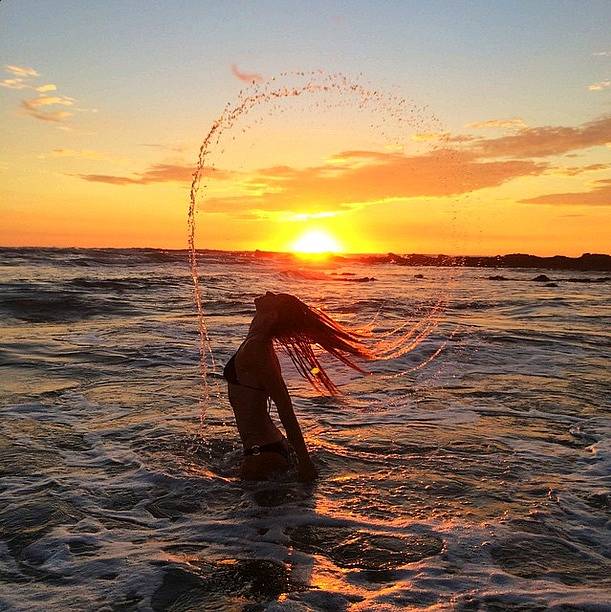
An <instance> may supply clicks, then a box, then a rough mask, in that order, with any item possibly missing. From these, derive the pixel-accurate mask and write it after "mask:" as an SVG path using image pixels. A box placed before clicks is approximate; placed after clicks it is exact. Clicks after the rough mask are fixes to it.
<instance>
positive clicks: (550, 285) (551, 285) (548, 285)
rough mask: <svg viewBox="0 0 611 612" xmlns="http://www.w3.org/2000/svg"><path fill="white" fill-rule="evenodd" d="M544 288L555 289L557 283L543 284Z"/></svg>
mask: <svg viewBox="0 0 611 612" xmlns="http://www.w3.org/2000/svg"><path fill="white" fill-rule="evenodd" d="M545 286H546V287H557V286H558V283H545Z"/></svg>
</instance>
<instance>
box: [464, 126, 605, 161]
mask: <svg viewBox="0 0 611 612" xmlns="http://www.w3.org/2000/svg"><path fill="white" fill-rule="evenodd" d="M608 142H611V116H607V117H603V118H602V119H598V120H596V121H591V122H589V123H585V124H583V125H581V126H578V127H560V126H545V127H534V128H525V129H523V130H520V131H519V132H517V133H516V134H510V135H507V136H501V137H499V138H489V139H478V140H475V141H473V143H472V144H471V145H470V146H469V150H470V151H472V152H473V153H474V154H475V155H477V157H480V158H483V157H487V158H490V157H512V158H516V157H518V158H524V157H548V156H551V155H562V154H564V153H568V152H570V151H574V150H579V149H587V148H590V147H596V146H604V145H606V144H607V143H608Z"/></svg>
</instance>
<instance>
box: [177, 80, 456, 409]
mask: <svg viewBox="0 0 611 612" xmlns="http://www.w3.org/2000/svg"><path fill="white" fill-rule="evenodd" d="M282 78H304V79H306V81H305V83H301V84H298V85H295V86H282V85H280V86H278V85H277V81H278V80H280V79H282ZM328 92H335V93H338V94H349V95H351V96H356V97H358V98H360V103H359V108H363V107H364V106H365V105H366V104H367V103H369V102H370V101H373V102H374V103H375V104H376V110H378V111H379V110H380V109H381V110H384V111H385V112H386V113H388V115H389V116H390V117H392V118H393V119H394V120H396V121H397V123H398V125H399V126H401V124H402V123H403V122H404V121H405V120H406V119H408V117H406V116H405V113H406V111H407V108H406V105H407V104H408V100H407V99H406V98H402V97H399V96H395V95H392V94H386V93H383V92H380V91H378V90H375V89H370V88H367V87H365V86H363V85H361V84H360V83H355V82H352V81H350V79H349V78H348V77H347V76H346V75H343V74H328V73H325V72H324V71H322V70H319V71H313V72H284V73H281V74H280V75H278V77H273V78H272V79H270V80H269V81H267V82H265V83H263V84H261V85H256V84H253V85H252V86H251V87H249V88H247V89H244V90H242V91H240V93H239V95H238V99H237V101H236V103H235V104H234V105H231V104H227V105H226V107H225V109H224V110H223V112H222V113H221V115H220V116H219V117H218V118H217V119H216V120H215V121H214V122H213V123H212V126H211V127H210V130H209V132H208V133H207V135H206V136H205V138H204V139H203V141H202V144H201V146H200V148H199V154H198V160H197V167H196V169H195V171H194V173H193V180H192V182H191V189H190V194H189V210H188V246H189V265H190V271H191V277H192V280H193V295H194V299H195V305H196V309H197V318H198V332H199V338H200V341H199V354H200V373H201V376H202V379H203V383H204V384H203V396H202V411H201V418H202V419H203V418H204V416H205V408H206V405H207V400H208V399H209V397H210V389H209V386H208V382H207V376H208V364H207V359H206V354H209V355H210V363H211V365H212V370H213V372H215V371H216V363H215V359H214V352H213V350H212V346H211V342H210V336H209V333H208V328H207V326H206V321H205V317H204V306H203V297H202V288H201V283H200V279H199V266H198V261H197V251H196V246H195V236H196V222H195V214H196V212H197V198H198V194H199V191H200V187H201V180H202V177H203V176H204V170H205V168H206V160H207V157H208V155H209V154H210V152H211V146H212V145H216V144H218V143H219V142H220V138H221V136H222V134H223V133H224V132H226V131H227V130H229V129H231V128H232V127H233V126H234V124H235V123H236V122H237V121H238V120H239V119H241V118H243V117H244V116H246V115H247V114H248V113H249V112H250V111H251V110H252V109H254V108H255V107H257V106H258V105H260V104H264V103H268V102H271V101H273V100H278V99H283V98H292V97H298V96H302V95H304V94H321V93H323V94H324V93H328ZM425 109H426V107H423V108H421V109H417V108H415V107H414V106H413V105H412V106H411V108H410V109H409V114H410V117H409V119H410V120H411V122H412V123H413V122H414V119H415V116H414V113H415V111H417V110H419V111H424V110H425ZM430 121H431V122H432V123H433V124H434V125H435V127H436V128H439V124H438V121H437V120H436V119H435V118H431V119H430ZM439 131H441V130H439ZM444 306H445V301H444V300H443V299H442V300H439V301H438V302H437V303H436V304H435V305H434V306H433V308H432V309H431V311H430V312H429V314H428V315H427V316H426V317H424V318H423V319H422V320H420V321H419V322H418V323H416V324H415V325H413V326H411V327H409V323H404V324H402V325H400V326H398V327H397V328H396V329H394V330H391V331H390V332H388V333H387V334H385V335H384V336H385V337H387V338H389V339H388V340H382V341H381V342H379V343H378V345H377V346H376V347H375V348H374V353H375V354H376V356H378V357H379V358H381V359H393V358H397V357H399V356H400V355H403V354H405V353H407V352H409V351H411V350H413V349H414V348H415V347H416V346H418V345H419V344H420V343H421V342H422V340H423V339H425V338H426V337H428V336H429V335H430V334H431V333H432V332H433V331H434V330H435V329H436V328H437V326H438V325H439V323H440V320H441V314H442V313H443V308H444ZM376 318H377V317H376ZM406 327H409V329H408V330H407V331H406V332H405V333H404V334H402V335H401V336H400V337H399V338H397V337H396V334H397V333H398V332H400V331H402V330H403V329H405V328H406ZM441 350H443V347H442V348H441V349H439V350H438V351H437V352H436V353H435V354H434V355H433V357H430V358H429V359H427V360H426V361H425V362H423V364H421V366H420V367H424V365H426V363H429V362H430V361H431V360H432V359H433V358H434V357H435V355H436V354H438V353H439V352H441ZM405 373H407V372H405ZM401 374H403V373H400V375H401ZM216 389H217V395H220V392H219V391H218V381H217V383H216Z"/></svg>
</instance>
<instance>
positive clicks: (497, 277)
mask: <svg viewBox="0 0 611 612" xmlns="http://www.w3.org/2000/svg"><path fill="white" fill-rule="evenodd" d="M488 280H493V281H505V280H509V279H508V278H505V277H504V276H501V275H500V274H495V275H493V276H489V277H488Z"/></svg>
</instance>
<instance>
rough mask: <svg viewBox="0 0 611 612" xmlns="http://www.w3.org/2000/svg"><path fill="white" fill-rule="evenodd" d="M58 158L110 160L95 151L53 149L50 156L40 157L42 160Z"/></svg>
mask: <svg viewBox="0 0 611 612" xmlns="http://www.w3.org/2000/svg"><path fill="white" fill-rule="evenodd" d="M50 157H51V158H57V157H75V158H79V159H95V160H103V159H108V155H106V154H104V153H101V152H100V151H94V150H93V149H53V150H52V151H51V153H49V154H48V155H40V156H39V158H40V159H48V158H50Z"/></svg>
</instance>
